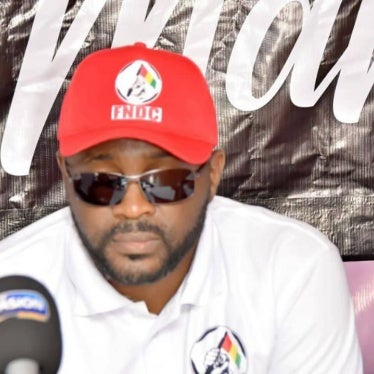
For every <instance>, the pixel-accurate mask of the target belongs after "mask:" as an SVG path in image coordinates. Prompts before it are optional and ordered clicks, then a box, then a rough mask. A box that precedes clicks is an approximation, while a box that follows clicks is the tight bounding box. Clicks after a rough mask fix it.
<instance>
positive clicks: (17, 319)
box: [0, 275, 62, 374]
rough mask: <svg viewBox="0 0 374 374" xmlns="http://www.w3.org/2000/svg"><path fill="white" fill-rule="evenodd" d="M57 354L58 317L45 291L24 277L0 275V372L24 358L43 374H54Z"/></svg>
mask: <svg viewBox="0 0 374 374" xmlns="http://www.w3.org/2000/svg"><path fill="white" fill-rule="evenodd" d="M61 356H62V337H61V329H60V320H59V316H58V311H57V307H56V304H55V302H54V300H53V297H52V295H51V294H50V293H49V291H48V290H47V289H46V288H45V287H44V286H43V285H42V284H41V283H40V282H38V281H36V280H35V279H33V278H29V277H26V276H19V275H14V276H8V277H4V278H0V372H4V370H5V368H6V366H7V365H8V363H10V362H11V361H13V360H16V359H24V358H28V359H31V360H34V361H35V362H37V363H38V364H39V366H40V369H41V370H40V371H41V372H42V373H43V374H55V373H57V371H58V368H59V366H60V362H61Z"/></svg>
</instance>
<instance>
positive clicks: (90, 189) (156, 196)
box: [73, 169, 196, 206]
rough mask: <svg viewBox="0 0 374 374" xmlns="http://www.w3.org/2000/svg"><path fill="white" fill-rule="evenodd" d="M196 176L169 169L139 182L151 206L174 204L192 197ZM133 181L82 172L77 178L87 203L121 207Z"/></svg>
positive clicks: (151, 173) (108, 175) (76, 182)
mask: <svg viewBox="0 0 374 374" xmlns="http://www.w3.org/2000/svg"><path fill="white" fill-rule="evenodd" d="M195 177H196V174H194V173H193V172H191V170H188V169H167V170H159V171H155V172H150V173H145V174H144V175H142V176H141V177H140V178H139V179H134V181H139V184H140V186H141V189H142V191H143V193H144V195H145V197H146V198H147V200H148V201H149V202H150V203H153V204H166V203H174V202H177V201H180V200H183V199H186V198H187V197H189V196H191V195H192V193H193V192H194V188H195ZM131 180H132V179H131V178H130V177H129V178H128V179H126V177H123V176H119V175H115V174H109V173H82V174H79V175H77V176H75V177H74V178H73V183H74V189H75V192H76V193H77V194H78V196H79V197H80V198H81V199H82V200H83V201H85V202H87V203H90V204H94V205H102V206H108V205H115V204H119V203H120V202H121V201H122V199H123V197H124V195H125V192H126V184H127V183H129V181H130V182H131Z"/></svg>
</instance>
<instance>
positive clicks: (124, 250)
mask: <svg viewBox="0 0 374 374" xmlns="http://www.w3.org/2000/svg"><path fill="white" fill-rule="evenodd" d="M159 241H160V237H159V236H158V235H156V234H154V233H150V232H130V233H120V234H116V235H114V236H113V237H112V240H111V242H112V244H113V246H114V247H115V249H116V251H118V252H120V253H121V254H123V255H146V254H151V253H152V252H153V250H154V247H155V245H157V242H159Z"/></svg>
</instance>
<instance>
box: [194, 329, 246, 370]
mask: <svg viewBox="0 0 374 374" xmlns="http://www.w3.org/2000/svg"><path fill="white" fill-rule="evenodd" d="M191 363H192V367H193V369H194V372H195V373H196V374H244V373H246V370H247V357H246V353H245V349H244V346H243V344H242V343H241V341H240V339H239V337H238V336H237V335H236V334H235V333H234V332H233V331H232V330H230V329H229V328H228V327H226V326H217V327H214V328H212V329H210V330H208V331H206V332H205V333H204V334H203V335H202V336H201V338H200V339H199V340H198V341H197V342H196V343H195V344H194V345H193V347H192V350H191Z"/></svg>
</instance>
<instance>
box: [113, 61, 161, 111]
mask: <svg viewBox="0 0 374 374" xmlns="http://www.w3.org/2000/svg"><path fill="white" fill-rule="evenodd" d="M115 85H116V90H117V93H118V96H119V97H120V98H121V99H122V100H123V101H125V102H126V103H128V104H134V105H141V104H147V103H150V102H152V101H153V100H155V99H156V98H157V96H158V95H159V94H160V92H161V89H162V81H161V78H160V75H159V73H158V72H157V70H156V69H155V68H154V67H153V66H152V65H150V64H149V63H148V62H146V61H144V60H136V61H134V62H132V63H131V64H129V65H127V66H125V67H124V68H123V69H122V70H121V71H120V73H119V74H118V75H117V79H116V82H115Z"/></svg>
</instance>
